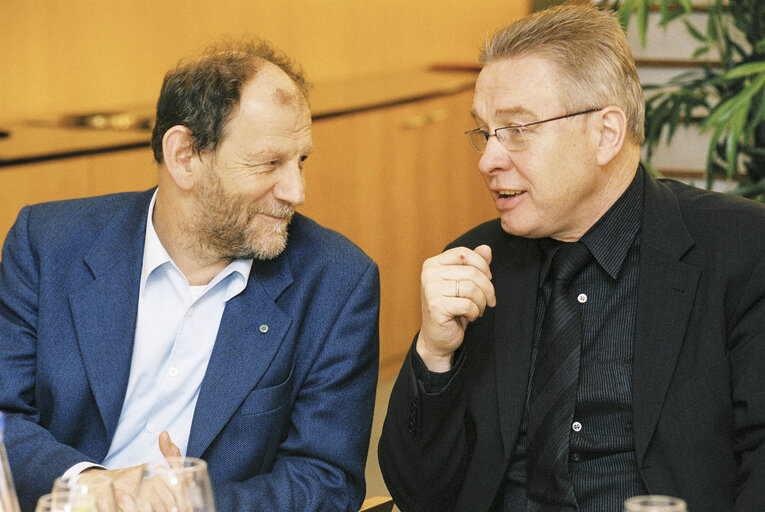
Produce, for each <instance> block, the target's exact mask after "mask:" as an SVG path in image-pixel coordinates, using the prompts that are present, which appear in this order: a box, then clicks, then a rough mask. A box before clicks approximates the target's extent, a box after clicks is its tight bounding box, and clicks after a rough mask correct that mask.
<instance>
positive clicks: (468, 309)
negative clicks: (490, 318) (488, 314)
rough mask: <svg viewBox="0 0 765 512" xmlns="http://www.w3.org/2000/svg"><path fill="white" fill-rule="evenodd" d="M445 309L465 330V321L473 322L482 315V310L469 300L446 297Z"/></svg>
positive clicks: (444, 299)
mask: <svg viewBox="0 0 765 512" xmlns="http://www.w3.org/2000/svg"><path fill="white" fill-rule="evenodd" d="M443 307H444V310H445V311H446V312H447V314H448V315H449V316H450V317H452V318H455V319H457V321H458V322H460V326H461V327H462V328H463V330H464V328H465V327H466V326H467V323H465V322H464V320H467V321H468V322H472V321H474V320H475V319H476V318H478V317H479V316H480V315H481V308H479V307H478V305H477V304H476V303H475V302H473V301H472V300H469V299H459V298H456V297H444V298H443Z"/></svg>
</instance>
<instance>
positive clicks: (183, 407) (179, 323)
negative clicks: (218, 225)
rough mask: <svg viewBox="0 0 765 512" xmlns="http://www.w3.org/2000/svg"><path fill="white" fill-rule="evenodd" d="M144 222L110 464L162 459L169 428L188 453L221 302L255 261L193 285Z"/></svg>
mask: <svg viewBox="0 0 765 512" xmlns="http://www.w3.org/2000/svg"><path fill="white" fill-rule="evenodd" d="M156 198H157V195H156V192H155V194H154V197H153V198H152V201H151V205H150V207H149V215H148V219H147V221H146V240H145V246H144V254H143V268H142V271H141V288H140V295H139V299H138V317H137V321H136V332H135V343H134V346H133V359H132V362H131V366H130V378H129V380H128V386H127V393H126V396H125V401H124V403H123V406H122V412H121V413H120V419H119V422H118V424H117V430H116V432H115V434H114V439H113V440H112V444H111V446H110V447H109V452H108V454H107V455H106V458H105V459H104V462H103V464H104V466H106V467H107V468H110V469H114V468H121V467H128V466H135V465H137V464H141V463H144V462H150V461H154V460H157V459H160V458H161V457H162V454H161V452H160V451H159V445H158V438H159V434H160V432H162V431H163V430H166V431H167V432H168V433H169V434H170V438H171V439H172V441H173V442H174V443H175V444H176V445H177V446H178V447H179V448H180V450H181V453H182V454H184V455H185V453H186V447H187V445H188V440H189V432H190V430H191V420H192V418H193V416H194V407H195V406H196V403H197V398H198V396H199V390H200V387H201V385H202V379H203V378H204V375H205V371H206V370H207V363H208V362H209V361H210V354H211V353H212V350H213V346H214V344H215V338H216V336H217V333H218V327H219V326H220V321H221V317H222V316H223V309H224V308H225V305H226V301H228V300H229V299H231V298H232V297H234V296H236V295H238V294H239V293H241V292H242V291H243V290H244V288H245V286H246V285H247V279H248V278H249V275H250V269H251V268H252V260H235V261H233V262H232V263H230V264H229V265H228V266H227V267H226V268H224V269H223V270H221V271H220V273H218V275H216V276H215V277H214V278H213V280H212V281H210V283H209V284H207V285H205V286H190V285H189V284H188V281H187V280H186V278H185V277H184V275H183V273H182V272H181V271H180V270H179V269H178V267H177V266H176V265H175V264H174V263H173V261H172V260H171V259H170V257H169V255H168V254H167V251H165V248H164V247H163V246H162V243H161V242H160V241H159V238H158V237H157V233H156V231H155V230H154V225H153V223H152V214H153V212H154V203H155V201H156Z"/></svg>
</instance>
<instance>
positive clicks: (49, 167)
mask: <svg viewBox="0 0 765 512" xmlns="http://www.w3.org/2000/svg"><path fill="white" fill-rule="evenodd" d="M156 184H157V167H156V164H155V163H154V160H153V159H152V154H151V150H150V149H148V148H146V149H133V150H129V151H119V152H115V153H104V154H101V155H92V156H87V157H85V156H83V157H78V158H67V159H64V160H52V161H49V162H40V163H35V164H29V165H19V166H12V167H0V197H1V198H2V201H1V202H0V240H5V235H6V234H7V233H8V230H9V229H10V227H11V225H12V224H13V222H14V221H15V220H16V217H17V216H18V213H19V210H21V208H22V207H24V206H26V205H28V204H35V203H42V202H45V201H55V200H59V199H72V198H75V197H89V196H95V195H101V194H108V193H112V192H128V191H131V190H145V189H148V188H150V187H152V186H154V185H156Z"/></svg>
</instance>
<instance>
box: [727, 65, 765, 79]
mask: <svg viewBox="0 0 765 512" xmlns="http://www.w3.org/2000/svg"><path fill="white" fill-rule="evenodd" d="M759 73H765V61H761V62H747V63H746V64H739V65H738V66H736V67H733V68H731V69H729V70H728V71H726V72H725V73H724V74H723V75H722V76H721V77H720V78H721V79H723V80H732V79H734V78H742V77H745V76H749V75H757V74H759Z"/></svg>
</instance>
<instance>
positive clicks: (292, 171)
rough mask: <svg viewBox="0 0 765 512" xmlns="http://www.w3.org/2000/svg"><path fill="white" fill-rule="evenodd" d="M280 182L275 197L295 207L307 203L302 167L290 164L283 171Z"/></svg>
mask: <svg viewBox="0 0 765 512" xmlns="http://www.w3.org/2000/svg"><path fill="white" fill-rule="evenodd" d="M282 170H283V171H284V172H282V175H281V177H280V179H279V182H278V183H277V184H276V185H275V186H274V196H275V197H276V198H277V199H279V200H281V201H284V202H286V203H289V204H291V205H293V206H300V205H301V204H303V203H305V176H304V175H303V169H302V165H301V164H299V163H298V162H297V161H295V162H290V163H289V164H287V165H285V166H284V168H283V169H282Z"/></svg>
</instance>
